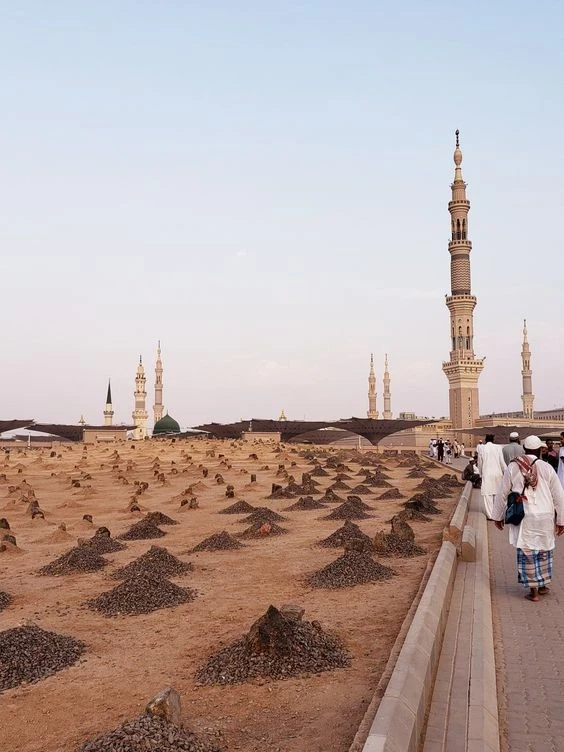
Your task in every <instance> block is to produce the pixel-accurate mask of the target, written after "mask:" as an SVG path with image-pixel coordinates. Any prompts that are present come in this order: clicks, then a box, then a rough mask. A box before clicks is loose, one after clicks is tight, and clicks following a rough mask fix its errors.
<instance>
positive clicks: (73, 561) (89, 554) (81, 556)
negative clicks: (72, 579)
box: [39, 546, 108, 577]
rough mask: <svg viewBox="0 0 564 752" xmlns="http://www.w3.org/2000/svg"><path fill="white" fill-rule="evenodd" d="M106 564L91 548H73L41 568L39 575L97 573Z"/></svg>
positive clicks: (56, 575)
mask: <svg viewBox="0 0 564 752" xmlns="http://www.w3.org/2000/svg"><path fill="white" fill-rule="evenodd" d="M107 564H108V562H107V561H106V560H105V559H103V558H102V557H101V556H100V554H98V553H96V551H95V550H94V549H93V548H92V547H91V546H75V548H71V550H70V551H67V552H66V553H64V554H62V555H61V556H59V557H58V558H57V559H55V560H54V561H52V562H50V563H49V564H45V566H43V567H41V569H40V570H39V574H42V575H53V576H55V577H58V576H59V575H63V574H75V573H76V572H97V571H98V570H100V569H102V568H103V567H105V566H106V565H107Z"/></svg>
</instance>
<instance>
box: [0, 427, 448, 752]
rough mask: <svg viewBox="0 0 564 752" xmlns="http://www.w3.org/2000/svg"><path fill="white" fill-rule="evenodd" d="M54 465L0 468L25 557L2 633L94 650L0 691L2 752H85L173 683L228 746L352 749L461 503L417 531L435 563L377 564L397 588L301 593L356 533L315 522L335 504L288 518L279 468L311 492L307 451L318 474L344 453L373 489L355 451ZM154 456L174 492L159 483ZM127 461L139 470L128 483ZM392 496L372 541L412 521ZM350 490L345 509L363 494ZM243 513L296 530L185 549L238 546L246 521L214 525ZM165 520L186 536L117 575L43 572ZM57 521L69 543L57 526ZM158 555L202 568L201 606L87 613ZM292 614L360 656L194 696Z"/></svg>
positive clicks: (195, 576)
mask: <svg viewBox="0 0 564 752" xmlns="http://www.w3.org/2000/svg"><path fill="white" fill-rule="evenodd" d="M116 451H117V452H118V453H119V457H118V458H115V455H114V452H116ZM56 452H57V454H58V455H59V456H54V457H51V456H50V454H51V451H50V450H48V449H42V450H33V449H30V450H25V451H24V450H22V451H18V452H16V451H15V450H12V451H11V453H10V455H9V456H7V458H6V460H5V461H4V465H3V466H1V465H0V517H6V518H7V519H8V521H9V523H10V527H11V530H10V532H11V533H13V534H14V535H15V536H16V539H17V550H11V549H10V548H8V550H6V551H4V552H3V553H0V590H5V591H7V592H8V593H10V594H11V595H12V596H13V602H12V603H11V605H9V606H8V607H7V608H5V609H4V610H3V611H1V612H0V631H2V630H6V629H10V628H12V627H15V626H18V625H21V624H26V623H32V624H36V625H39V626H40V627H42V628H43V629H47V630H51V631H54V632H57V633H59V634H65V635H70V636H72V637H75V638H77V639H79V640H82V641H84V642H85V643H86V645H87V651H86V652H85V654H84V656H83V657H82V658H81V659H80V660H79V662H78V663H76V664H75V665H74V666H71V667H70V668H67V669H64V670H63V671H61V672H59V673H57V674H54V675H53V676H50V677H48V678H46V679H43V680H41V681H39V682H37V683H35V684H30V685H24V686H19V687H17V688H15V689H10V690H6V691H4V692H2V693H0V701H1V706H2V722H1V723H0V749H2V750H10V751H11V752H12V751H13V752H15V751H16V750H17V751H19V750H25V752H51V751H53V752H55V750H56V751H57V752H75V750H77V749H78V747H79V746H80V744H81V743H83V742H84V741H85V740H87V739H89V738H92V737H93V736H95V735H97V734H98V733H100V732H102V731H105V730H109V729H111V728H114V727H115V726H116V725H117V724H119V723H121V722H122V721H124V720H126V719H131V718H134V717H135V716H137V715H138V714H139V713H140V712H142V711H143V709H144V707H145V704H146V702H147V700H148V699H149V698H150V697H151V696H153V695H154V694H155V693H156V692H157V691H158V690H160V689H161V688H163V687H164V686H166V685H171V686H173V687H175V688H176V689H177V690H178V691H179V692H180V694H181V697H182V702H183V715H184V718H185V723H186V724H187V725H189V726H190V727H192V728H193V729H194V730H195V731H197V732H198V733H202V734H203V735H204V736H211V737H214V738H215V739H216V740H217V741H218V743H219V744H220V745H221V746H222V748H223V749H224V750H245V752H255V751H257V752H258V751H259V750H260V751H261V752H263V751H264V750H270V751H272V752H276V751H278V752H298V751H299V750H306V749H307V750H308V751H309V752H327V751H328V750H332V752H346V750H347V749H348V747H349V745H350V743H351V741H352V739H353V737H354V734H355V732H356V729H357V727H358V725H359V723H360V721H361V719H362V717H363V714H364V712H365V709H366V707H367V705H368V703H369V702H370V700H371V697H372V693H373V691H374V689H375V687H376V685H377V683H378V681H379V678H380V676H381V673H382V671H383V669H384V667H385V665H386V661H387V660H388V655H389V652H390V649H391V647H392V645H393V643H394V640H395V638H396V635H397V633H398V631H399V629H400V626H401V624H402V621H403V619H404V617H405V615H406V613H407V611H408V609H409V606H410V604H411V602H412V600H413V598H414V596H415V594H416V592H417V590H418V587H419V584H420V581H421V578H422V575H423V572H424V571H425V567H426V565H427V562H428V559H429V557H434V556H435V555H436V552H437V551H438V548H439V546H440V543H441V539H442V531H443V528H444V526H445V524H446V522H447V520H448V518H449V516H450V514H451V512H452V509H453V506H454V504H455V502H456V500H457V496H458V493H459V492H457V491H456V490H455V491H453V493H452V495H451V496H450V497H449V498H448V499H440V500H439V501H438V505H439V507H440V508H441V509H442V513H441V514H440V515H437V516H435V517H433V518H432V519H431V521H430V522H427V523H425V522H413V523H411V524H412V526H413V528H414V530H415V541H416V543H417V544H418V545H420V546H423V547H424V548H425V549H427V554H426V555H424V556H419V557H416V558H411V559H381V561H382V563H384V564H387V565H389V566H392V567H393V569H394V570H395V572H396V575H395V576H394V577H393V578H392V579H390V580H385V581H382V582H376V583H372V584H367V585H358V586H356V587H353V588H342V589H332V590H326V589H311V588H309V587H307V586H306V585H305V582H304V577H305V575H307V574H308V573H311V572H313V571H315V570H317V569H320V568H321V567H323V566H325V565H326V564H328V563H329V562H331V561H332V560H334V559H335V558H337V557H338V556H340V555H341V553H342V550H341V549H328V548H321V547H319V546H316V545H315V544H316V542H317V541H319V540H320V539H322V538H325V537H327V536H328V535H330V534H331V533H332V532H334V531H335V530H336V529H337V528H338V527H340V526H341V525H342V524H343V521H342V520H335V521H331V520H321V519H320V518H321V517H323V516H324V515H326V514H328V513H329V512H331V511H332V509H334V508H335V506H336V504H330V505H328V507H327V509H313V510H309V511H296V512H284V511H282V510H283V509H284V508H285V507H288V506H290V505H291V504H293V503H294V502H295V501H297V499H298V497H296V498H294V499H279V500H271V499H267V496H268V495H269V494H270V491H271V484H272V483H273V482H276V483H280V484H281V485H285V484H286V481H285V480H284V479H280V477H277V471H278V467H279V464H283V465H285V468H286V470H288V472H290V473H291V474H293V475H294V476H295V478H296V481H297V482H298V483H299V482H300V481H301V474H302V472H304V471H305V472H308V471H311V470H312V469H313V464H312V462H311V460H310V459H306V458H304V456H303V454H304V452H306V453H309V454H310V455H311V454H315V455H316V456H317V457H318V459H319V460H320V462H321V464H322V465H325V461H326V459H327V457H329V456H332V455H334V454H337V453H338V454H339V456H342V457H343V461H344V462H345V463H346V464H347V465H348V466H349V467H350V469H351V472H350V473H347V474H348V475H350V476H352V478H353V480H352V481H350V482H349V481H347V483H348V484H349V485H351V486H354V485H356V484H357V483H360V482H361V480H362V479H361V478H358V477H357V476H356V473H357V472H358V471H359V469H360V468H361V466H362V464H361V463H360V462H359V461H358V460H359V459H360V455H359V454H358V452H356V451H353V450H346V451H345V450H343V451H341V450H336V449H328V448H327V447H324V448H319V447H311V446H308V447H307V448H306V447H304V446H302V447H294V446H286V447H282V449H280V448H276V447H274V446H269V445H263V444H257V443H255V444H249V443H244V442H213V441H205V440H202V441H190V442H185V441H176V442H171V441H159V442H144V443H136V444H134V443H128V444H124V443H121V444H112V445H101V446H97V447H89V448H88V449H87V450H85V449H83V446H82V445H63V446H61V447H57V449H56ZM251 453H256V454H257V455H258V459H253V458H251V457H250V456H249V455H250V454H251ZM155 458H158V461H159V463H160V468H159V469H158V472H161V473H164V475H165V479H166V480H165V482H164V483H163V481H162V480H161V481H158V480H157V471H156V468H155V465H154V460H155ZM351 458H352V459H351ZM382 461H383V462H384V463H385V464H386V466H387V467H388V468H389V469H390V471H389V473H388V474H389V475H390V476H391V480H390V483H391V484H392V485H393V486H394V487H396V488H398V489H399V490H400V491H401V492H402V493H403V494H404V495H405V497H406V499H407V498H409V496H410V495H411V494H412V492H413V491H414V489H415V488H416V486H417V485H418V484H419V483H420V480H419V479H408V478H407V473H408V472H409V468H402V467H399V466H398V460H397V459H394V458H390V457H383V458H382ZM128 462H132V463H133V467H132V469H129V470H127V469H126V467H127V463H128ZM172 463H174V464H172ZM294 463H295V465H294ZM228 465H230V466H231V467H228ZM265 466H268V469H263V468H264V467H265ZM203 467H205V468H207V469H208V470H209V474H208V477H203V473H202V468H203ZM446 471H448V468H441V467H438V466H436V465H435V466H433V465H430V469H429V470H428V472H429V475H430V476H431V477H435V478H437V477H439V476H440V475H441V474H442V473H444V472H446ZM328 472H329V473H330V475H329V476H328V477H319V478H314V479H315V480H317V481H319V483H320V486H319V490H320V493H321V492H323V490H324V489H325V488H326V487H327V486H328V485H330V484H331V483H333V482H334V480H335V477H336V475H337V471H336V470H334V469H330V470H328ZM216 473H221V475H222V476H223V479H224V481H225V484H218V483H217V482H216V480H215V477H214V476H215V475H216ZM250 473H256V475H257V482H256V483H250ZM2 474H5V478H4V477H2ZM85 474H87V475H90V476H91V477H90V478H85ZM118 476H122V479H120V478H119V477H118ZM123 477H125V479H127V481H128V483H127V484H125V482H124V480H123ZM24 479H25V481H26V482H27V484H29V485H30V486H31V488H32V489H33V490H34V492H35V497H36V498H37V500H38V501H39V505H40V507H41V508H42V509H43V510H44V512H45V519H41V518H39V517H36V518H35V519H33V520H32V519H31V518H30V516H29V515H28V514H26V509H27V503H26V502H25V501H22V492H21V490H20V489H19V488H18V489H17V490H15V491H12V492H11V493H10V492H9V487H10V486H12V487H13V486H20V484H21V483H22V481H23V480H24ZM73 479H78V480H79V481H80V487H75V486H73V485H72V484H71V481H72V480H73ZM135 481H145V482H147V483H148V484H149V487H148V489H147V490H146V491H145V492H144V493H143V494H142V495H141V496H140V497H139V504H140V506H141V512H129V511H128V504H129V502H130V501H131V498H132V496H133V493H134V491H135V489H136V486H135ZM226 484H233V485H234V487H235V498H233V499H228V498H226V495H225V493H226ZM190 485H192V486H193V492H194V494H195V496H196V497H197V499H198V504H199V508H197V509H189V508H188V505H185V506H183V507H182V508H181V507H180V495H181V493H182V492H183V491H185V489H187V488H188V487H189V486H190ZM24 488H25V487H24ZM385 490H386V489H385V488H372V489H371V493H370V494H369V495H366V496H362V500H363V501H365V502H367V503H368V504H370V505H371V506H373V507H374V508H375V510H376V511H374V512H373V513H372V514H373V515H374V516H373V517H371V518H369V519H363V520H358V521H356V522H357V524H358V525H359V526H360V528H361V530H362V531H364V532H365V533H368V534H369V535H370V536H373V535H374V534H375V533H376V532H377V531H379V530H385V531H386V532H389V525H388V524H387V521H388V520H389V519H390V518H391V517H392V515H393V514H395V513H396V512H397V511H399V510H401V509H402V508H403V507H402V501H404V500H402V499H398V500H396V499H394V500H386V501H378V500H377V497H378V496H379V495H380V494H381V493H383V492H384V491H385ZM337 493H338V494H339V496H341V497H343V498H346V496H347V494H348V493H351V492H350V491H349V492H347V491H337ZM188 498H191V496H190V495H188ZM314 498H320V496H317V495H316V496H315V497H314ZM240 499H244V500H246V501H248V502H249V503H250V504H252V505H253V506H268V507H270V508H271V509H274V510H276V511H278V512H280V513H281V514H283V515H284V517H287V518H288V520H287V521H286V522H281V523H279V524H280V525H281V526H283V527H284V528H286V529H287V530H288V531H289V534H288V535H281V536H279V537H272V538H265V539H264V540H262V539H261V540H245V541H243V542H244V544H245V547H244V548H241V549H238V550H228V551H216V552H208V551H202V552H199V553H189V552H190V550H191V549H192V548H193V547H194V546H195V545H196V544H197V543H199V542H200V541H201V540H203V539H204V538H206V537H207V536H209V535H211V534H213V533H216V532H220V531H221V530H227V531H228V532H229V533H231V534H237V533H240V532H242V531H243V530H244V529H245V527H246V526H245V525H243V524H241V519H242V516H241V515H223V514H221V515H220V514H218V511H219V510H220V509H223V508H225V507H227V506H229V505H230V504H232V503H233V502H235V501H237V500H240ZM157 510H158V511H161V512H163V513H165V514H167V515H169V516H170V517H173V518H174V519H176V520H178V521H179V522H180V524H179V525H176V526H161V529H162V530H164V531H165V532H166V536H165V537H164V538H160V539H158V540H145V541H143V540H140V541H126V543H127V548H126V549H125V550H123V551H119V552H117V553H113V554H108V555H106V556H105V557H104V558H106V559H107V560H109V561H110V562H111V563H110V565H109V566H108V567H106V568H105V569H103V570H101V571H99V572H92V573H78V574H72V575H65V576H59V577H53V576H40V575H38V574H37V570H38V569H39V568H40V567H41V566H43V565H45V564H47V563H48V562H50V561H52V560H53V559H54V558H56V557H57V556H59V555H61V554H62V553H64V552H65V551H67V550H68V549H69V548H71V547H72V546H74V545H76V543H77V539H78V538H85V537H89V536H91V535H93V534H94V532H95V531H96V529H97V528H98V527H99V526H107V527H108V528H109V529H110V531H111V533H112V536H114V537H115V536H118V535H119V534H121V533H123V532H124V531H125V530H127V529H128V528H129V527H130V525H131V524H133V523H134V522H136V521H138V520H139V519H140V518H142V517H143V516H144V514H145V513H147V512H149V511H157ZM84 514H90V515H92V518H93V522H92V523H89V522H86V521H84V520H83V519H82V516H83V515H84ZM61 523H64V524H65V525H66V532H64V531H62V530H60V529H59V526H60V524H61ZM1 532H5V531H1ZM153 544H156V545H159V546H165V547H166V548H167V549H168V551H170V552H171V553H172V554H174V555H176V556H178V557H179V558H182V559H183V560H185V561H191V562H192V563H193V565H194V570H193V571H192V572H189V573H188V574H187V575H186V576H184V577H182V578H173V581H174V582H175V583H177V584H179V585H182V586H185V587H190V588H195V589H196V590H197V592H198V595H197V598H196V599H195V600H194V601H192V602H188V603H184V604H182V605H179V606H176V607H174V608H166V609H161V610H158V611H155V612H153V613H150V614H147V615H140V616H118V617H110V618H108V617H105V616H103V615H102V614H99V613H96V612H94V611H92V610H90V609H88V608H87V607H85V606H84V603H85V601H86V600H88V599H91V598H94V597H96V596H97V595H99V594H100V593H102V592H104V591H106V590H110V589H111V588H113V587H114V586H115V585H116V580H112V579H110V574H111V572H112V571H115V569H117V568H118V567H122V566H124V565H125V564H127V563H129V562H130V561H132V560H133V559H135V558H137V557H138V556H140V555H141V554H142V553H144V552H145V551H147V550H148V549H149V547H150V546H151V545H153ZM283 603H297V604H301V605H302V606H304V607H305V609H306V613H305V617H304V618H305V619H308V620H318V621H319V622H320V623H321V624H322V626H323V628H324V629H325V630H328V631H330V632H332V633H335V634H336V635H338V637H339V638H340V639H341V640H342V642H343V643H344V645H345V646H346V648H347V649H348V651H349V652H350V654H351V657H352V661H351V665H350V667H348V668H344V669H338V670H335V671H331V672H326V673H322V674H318V675H311V676H304V677H300V678H291V679H287V680H281V681H266V680H265V681H263V680H260V681H253V682H252V683H245V684H235V685H230V686H205V687H202V686H198V685H197V682H196V680H195V678H194V676H195V673H196V671H197V669H198V668H199V667H200V666H201V665H202V664H203V663H204V662H205V660H206V659H207V658H208V657H209V656H210V655H211V654H212V653H215V652H217V651H218V650H219V649H220V648H221V647H224V646H225V645H226V644H228V643H230V642H232V641H234V640H236V639H238V638H239V637H240V636H241V635H242V634H243V633H244V632H246V631H247V630H248V629H249V627H250V626H251V624H252V623H253V622H254V621H255V620H256V619H257V618H258V617H259V616H260V615H261V614H263V613H264V612H265V611H266V609H267V608H268V606H269V605H270V604H274V605H275V606H280V605H281V604H283Z"/></svg>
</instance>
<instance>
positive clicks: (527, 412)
mask: <svg viewBox="0 0 564 752" xmlns="http://www.w3.org/2000/svg"><path fill="white" fill-rule="evenodd" d="M521 360H522V362H523V369H522V371H521V376H522V377H523V394H522V395H521V399H522V400H523V417H524V418H534V417H535V416H534V410H533V403H534V401H535V395H534V394H533V372H532V371H531V349H530V347H529V340H528V339H527V319H525V320H524V322H523V349H522V350H521Z"/></svg>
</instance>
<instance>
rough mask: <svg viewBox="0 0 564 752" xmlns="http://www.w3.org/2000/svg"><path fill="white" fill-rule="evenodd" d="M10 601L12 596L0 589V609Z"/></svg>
mask: <svg viewBox="0 0 564 752" xmlns="http://www.w3.org/2000/svg"><path fill="white" fill-rule="evenodd" d="M11 602H12V596H11V595H10V594H9V593H6V592H4V591H3V590H0V611H3V610H4V609H5V608H6V607H7V606H9V605H10V603H11Z"/></svg>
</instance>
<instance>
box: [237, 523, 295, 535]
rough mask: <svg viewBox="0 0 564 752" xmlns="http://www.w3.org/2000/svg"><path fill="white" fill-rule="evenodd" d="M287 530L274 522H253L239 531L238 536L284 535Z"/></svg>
mask: <svg viewBox="0 0 564 752" xmlns="http://www.w3.org/2000/svg"><path fill="white" fill-rule="evenodd" d="M287 532H288V531H287V530H286V529H285V528H283V527H280V526H279V525H277V524H276V523H275V522H262V523H261V522H255V524H254V525H251V527H248V528H247V529H246V530H243V532H242V533H239V535H238V537H239V538H269V537H272V536H275V535H286V533H287Z"/></svg>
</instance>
